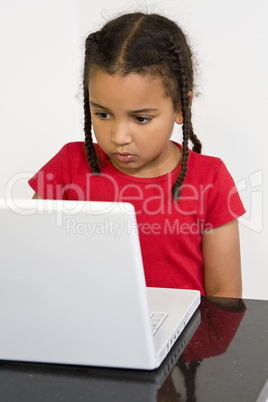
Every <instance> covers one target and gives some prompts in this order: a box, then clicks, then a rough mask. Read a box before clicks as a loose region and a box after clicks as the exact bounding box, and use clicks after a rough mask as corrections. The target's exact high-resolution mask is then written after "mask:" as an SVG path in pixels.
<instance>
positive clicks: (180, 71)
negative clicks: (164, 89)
mask: <svg viewBox="0 0 268 402" xmlns="http://www.w3.org/2000/svg"><path fill="white" fill-rule="evenodd" d="M169 52H170V53H171V54H172V55H173V57H172V60H173V64H174V68H173V71H175V72H176V73H177V77H178V78H177V80H178V82H179V87H180V88H179V89H180V94H181V111H182V117H183V125H182V133H183V141H182V146H183V149H182V162H181V173H180V175H179V177H178V178H177V180H176V182H175V183H174V185H173V187H172V193H173V198H174V200H177V199H178V198H179V196H180V193H181V187H182V183H183V181H184V179H185V176H186V173H187V162H188V156H189V147H188V141H189V139H190V140H191V139H194V137H196V136H195V135H194V133H193V128H192V122H191V109H190V99H189V90H190V83H189V71H187V65H186V61H185V55H184V54H183V52H182V49H181V48H178V47H175V46H174V45H171V47H170V49H169ZM176 70H177V71H176Z"/></svg>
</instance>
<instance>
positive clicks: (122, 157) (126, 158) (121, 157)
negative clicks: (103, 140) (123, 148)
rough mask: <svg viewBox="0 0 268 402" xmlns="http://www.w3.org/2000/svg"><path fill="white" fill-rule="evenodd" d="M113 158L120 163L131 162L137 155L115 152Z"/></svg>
mask: <svg viewBox="0 0 268 402" xmlns="http://www.w3.org/2000/svg"><path fill="white" fill-rule="evenodd" d="M113 156H114V157H115V158H116V159H117V160H118V161H119V162H131V161H132V160H133V159H134V158H135V155H133V154H129V153H127V152H114V153H113Z"/></svg>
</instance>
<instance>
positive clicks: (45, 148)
mask: <svg viewBox="0 0 268 402" xmlns="http://www.w3.org/2000/svg"><path fill="white" fill-rule="evenodd" d="M111 3H112V6H111ZM128 11H149V12H158V13H162V14H164V15H166V16H167V17H169V18H171V19H174V20H176V21H177V22H178V23H179V25H180V26H181V27H182V28H183V30H184V31H185V32H186V33H187V34H188V38H189V41H190V43H191V45H192V49H193V52H194V54H195V62H196V70H197V75H196V84H197V86H196V94H197V93H199V95H198V96H197V97H196V99H195V101H194V103H193V122H194V128H195V132H196V133H197V135H198V136H199V138H200V139H201V141H202V142H203V153H205V154H210V155H215V156H219V157H221V158H222V159H223V160H224V162H225V164H226V165H227V167H228V169H229V171H230V172H231V174H232V176H233V178H234V180H235V182H236V183H237V186H238V188H239V190H240V195H241V198H242V200H243V202H244V205H245V207H246V209H247V213H246V215H244V217H242V218H241V219H240V233H241V251H242V269H243V283H244V291H243V297H245V298H256V299H268V290H267V286H268V269H267V268H268V262H267V249H268V241H267V240H268V228H267V223H268V218H267V207H266V206H267V188H268V186H267V185H268V182H267V181H268V179H267V165H268V162H267V157H266V153H267V149H268V140H267V116H268V112H267V109H268V78H267V77H268V54H267V42H268V28H267V26H268V24H267V12H268V6H267V1H266V0H255V1H254V2H253V1H249V0H235V1H233V0H225V1H222V2H218V1H216V2H215V1H214V0H202V1H200V0H165V1H157V2H155V3H153V2H149V1H143V2H141V3H139V2H136V1H127V2H124V1H123V0H121V1H119V0H117V1H115V0H114V1H113V2H111V1H109V0H99V1H98V2H92V1H91V0H76V1H75V0H46V1H45V2H44V1H40V0H39V1H37V0H23V1H20V0H0V52H1V63H0V72H1V74H0V133H1V134H0V135H1V147H0V171H1V176H0V197H5V196H6V194H7V195H12V196H13V197H20V198H31V197H32V194H33V192H32V190H31V189H30V188H29V187H28V185H27V179H28V178H29V177H30V176H31V175H32V174H33V173H34V172H35V171H37V170H38V169H39V168H40V167H41V166H42V165H43V164H44V163H45V162H47V161H48V160H49V159H50V158H51V157H52V156H53V155H54V154H55V153H56V152H57V151H58V150H59V149H60V148H61V146H62V145H63V144H65V143H66V142H68V141H73V140H83V138H84V134H83V117H82V97H81V85H80V83H81V77H82V61H83V41H84V39H85V37H86V35H87V34H88V33H90V32H92V31H94V30H96V29H99V28H100V27H101V26H102V25H103V23H105V21H106V20H109V19H110V18H113V17H114V16H116V15H117V14H118V13H122V12H128ZM174 139H176V140H178V141H180V140H181V138H180V134H178V133H177V135H176V134H174Z"/></svg>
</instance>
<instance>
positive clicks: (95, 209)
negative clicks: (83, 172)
mask: <svg viewBox="0 0 268 402" xmlns="http://www.w3.org/2000/svg"><path fill="white" fill-rule="evenodd" d="M0 222H1V227H0V241H1V245H2V252H1V256H0V303H1V309H2V314H1V320H0V331H1V342H0V358H1V359H6V360H20V361H33V362H36V361H37V362H47V363H63V364H78V365H91V366H106V367H121V368H141V369H143V368H144V369H151V368H155V367H157V366H159V364H160V362H161V360H163V358H164V357H165V355H166V353H167V352H168V351H167V349H165V351H164V353H162V355H161V353H160V352H158V353H156V349H155V344H154V340H153V335H152V331H151V326H150V322H149V319H148V317H149V306H148V299H147V292H146V286H145V278H144V273H143V265H142V258H141V252H140V245H139V237H138V231H137V225H136V216H135V211H134V207H133V206H132V205H131V204H128V203H110V202H83V201H55V200H1V202H0ZM164 348H165V347H164ZM159 353H160V354H159ZM157 354H158V356H160V361H159V357H157Z"/></svg>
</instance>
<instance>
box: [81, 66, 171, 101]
mask: <svg viewBox="0 0 268 402" xmlns="http://www.w3.org/2000/svg"><path fill="white" fill-rule="evenodd" d="M88 88H89V92H90V93H97V92H101V93H102V94H105V93H107V94H108V95H115V94H118V92H121V93H125V94H129V93H130V92H135V93H147V94H148V91H150V92H153V93H154V94H156V93H157V94H159V95H161V96H163V97H166V95H165V91H164V86H163V82H162V80H161V78H160V77H158V76H157V77H155V76H152V75H150V74H139V73H135V72H134V73H129V74H127V75H123V74H120V73H115V74H109V73H108V72H105V71H103V70H95V71H93V72H92V73H91V74H90V76H89V80H88Z"/></svg>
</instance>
